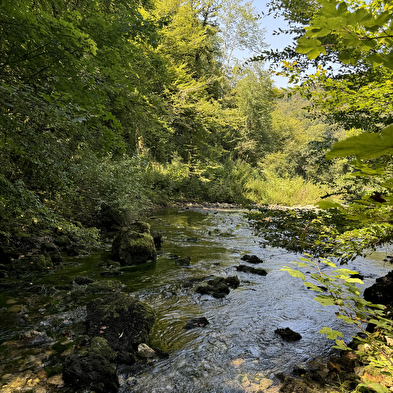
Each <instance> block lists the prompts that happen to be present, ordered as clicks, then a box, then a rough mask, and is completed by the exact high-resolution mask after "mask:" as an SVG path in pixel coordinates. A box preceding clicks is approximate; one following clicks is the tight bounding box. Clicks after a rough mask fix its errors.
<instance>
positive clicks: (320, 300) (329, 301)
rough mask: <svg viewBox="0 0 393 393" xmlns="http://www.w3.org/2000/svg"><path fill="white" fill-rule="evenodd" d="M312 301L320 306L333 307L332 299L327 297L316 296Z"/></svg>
mask: <svg viewBox="0 0 393 393" xmlns="http://www.w3.org/2000/svg"><path fill="white" fill-rule="evenodd" d="M314 300H315V301H316V302H318V303H319V304H321V305H322V306H334V305H335V302H334V299H332V298H331V297H329V296H322V295H321V296H317V297H315V298H314Z"/></svg>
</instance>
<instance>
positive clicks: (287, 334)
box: [274, 327, 302, 342]
mask: <svg viewBox="0 0 393 393" xmlns="http://www.w3.org/2000/svg"><path fill="white" fill-rule="evenodd" d="M274 333H276V334H278V335H280V336H281V338H282V339H283V340H285V341H289V342H291V341H298V340H300V339H301V338H302V336H301V335H300V333H297V332H294V331H293V330H292V329H290V328H289V327H286V328H285V329H280V328H279V329H276V330H275V331H274Z"/></svg>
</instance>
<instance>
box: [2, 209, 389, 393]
mask: <svg viewBox="0 0 393 393" xmlns="http://www.w3.org/2000/svg"><path fill="white" fill-rule="evenodd" d="M243 213H244V212H243V211H241V210H233V209H232V210H223V209H221V210H220V209H203V208H199V209H192V210H191V209H166V210H162V211H158V212H155V213H154V216H151V217H149V218H148V219H147V221H148V222H149V224H150V225H151V228H152V230H154V231H159V232H160V233H161V234H162V238H163V244H162V248H161V250H160V251H159V255H158V258H157V260H156V261H154V262H150V263H147V264H143V265H139V266H132V267H126V268H123V269H122V273H123V274H122V275H120V276H117V277H116V278H115V279H116V280H120V281H121V283H122V284H123V285H125V287H124V288H123V290H124V291H126V292H129V293H130V296H133V297H135V298H137V299H139V300H142V301H145V302H147V303H148V304H150V305H151V306H152V307H153V308H154V309H155V310H156V312H157V323H156V324H155V325H154V327H153V330H152V332H151V340H150V342H149V343H148V344H149V345H150V346H152V347H157V348H160V349H161V350H163V351H165V352H167V353H168V355H169V356H168V357H167V358H163V359H156V360H153V361H151V363H150V364H149V365H147V366H146V367H144V368H141V369H138V370H135V369H132V368H127V367H125V366H122V367H119V375H120V380H121V388H120V393H125V392H134V393H150V392H151V393H153V392H154V393H156V392H157V393H158V392H168V393H169V392H179V393H180V392H181V393H207V392H217V393H221V392H222V393H223V392H239V393H240V392H257V391H258V390H261V391H266V392H274V391H277V390H276V389H277V388H276V386H277V384H278V379H277V377H276V376H277V374H280V373H284V374H285V373H290V372H291V371H292V370H293V369H294V368H295V367H301V368H308V367H311V365H312V364H313V363H315V362H318V363H319V364H323V363H324V362H326V361H327V359H328V358H329V356H330V355H331V354H332V351H333V350H332V349H331V346H332V344H333V342H332V341H331V340H328V339H327V338H325V337H324V336H322V335H321V334H320V333H319V330H320V329H321V328H322V327H324V326H328V327H331V328H333V329H335V330H340V331H342V332H344V334H345V341H347V342H349V341H350V340H351V336H352V335H353V334H355V333H356V332H355V331H353V330H352V329H351V328H350V327H348V326H347V325H345V323H343V322H342V321H340V320H337V319H336V318H335V311H336V310H335V308H334V307H322V306H320V305H319V303H317V302H315V301H314V300H313V298H314V297H315V293H313V292H310V291H308V290H307V289H306V288H305V287H304V285H303V283H302V281H301V280H300V279H297V278H293V277H291V276H290V275H289V274H288V273H287V272H284V271H280V269H281V268H282V267H284V266H290V263H291V262H292V261H293V260H295V259H297V258H298V257H299V255H295V254H292V253H288V252H287V251H286V250H284V249H279V248H273V247H265V248H261V247H260V245H259V239H258V238H257V237H255V236H254V235H253V233H252V229H251V228H249V227H248V225H247V222H246V221H245V219H244V217H243ZM388 254H390V251H389V248H381V249H380V250H378V252H375V253H373V254H372V255H370V256H368V257H367V258H360V257H359V258H357V259H356V260H355V261H353V262H351V263H350V264H348V265H347V266H346V267H347V268H349V269H352V270H356V271H358V272H359V273H360V274H362V275H363V276H364V280H363V281H364V285H362V288H363V287H364V288H366V287H368V286H370V285H372V284H373V283H374V282H375V279H376V278H377V277H380V276H383V275H385V274H386V273H387V272H388V271H390V270H392V265H391V263H390V262H388V261H386V256H387V255H388ZM244 255H256V256H258V257H259V258H260V259H261V260H262V261H263V262H262V263H260V264H258V265H251V264H250V263H248V262H245V261H243V260H242V259H241V258H242V257H243V256H244ZM177 257H180V258H185V257H189V258H190V261H191V262H190V265H189V266H181V265H179V264H178V263H176V260H177V259H176V258H177ZM109 260H110V239H108V243H107V250H106V251H104V252H101V253H99V254H95V255H91V256H88V257H74V258H68V259H67V260H66V263H65V267H64V269H63V270H61V271H56V272H54V273H52V274H48V275H47V276H45V277H44V278H43V279H41V281H39V282H38V284H42V285H44V284H48V283H51V282H59V281H61V277H64V276H68V277H69V276H71V277H72V276H81V275H87V276H88V277H91V278H92V279H96V280H100V279H101V278H100V273H99V272H100V270H99V269H98V267H97V266H98V265H99V264H100V263H102V262H105V261H109ZM240 264H245V265H249V266H253V267H256V268H263V269H265V270H266V271H267V275H266V276H260V275H257V274H252V273H244V272H239V271H237V270H236V266H238V265H240ZM213 276H215V277H217V276H219V277H227V276H238V278H239V280H240V286H239V287H238V288H236V289H232V290H231V292H230V293H229V295H228V296H226V297H225V298H223V299H215V298H213V297H211V296H209V295H200V294H197V293H196V292H195V288H196V287H197V286H198V285H201V284H203V283H204V282H205V281H206V280H208V279H209V278H211V277H213ZM33 284H34V285H37V283H32V285H33ZM2 296H3V298H2V305H3V307H2V308H1V310H0V314H1V315H0V317H1V318H2V321H7V324H4V325H3V326H2V330H1V333H2V336H3V340H2V341H6V340H12V338H14V339H15V337H17V336H18V335H19V334H21V333H23V331H25V330H28V328H34V329H36V330H40V331H45V329H49V327H48V325H50V324H51V323H52V324H53V323H54V322H53V321H55V320H57V321H61V322H58V323H59V324H64V327H66V326H67V323H71V322H75V321H76V320H78V318H81V319H82V318H83V309H82V307H79V308H76V310H75V315H73V314H71V313H69V314H67V315H60V317H59V318H57V319H56V316H55V315H49V314H50V313H49V311H47V310H43V311H42V318H41V320H40V318H39V316H37V317H36V318H34V320H32V323H31V326H27V325H23V326H13V327H11V326H10V323H11V322H9V321H10V320H11V319H12V318H11V316H12V312H11V311H10V308H11V307H12V306H15V304H16V305H17V304H19V302H20V301H22V300H20V299H16V300H15V302H16V303H9V301H10V299H9V298H8V297H7V296H6V295H2ZM7 302H8V303H7ZM14 311H15V310H14ZM78 313H79V314H80V316H79V317H78ZM200 317H205V318H207V320H208V321H209V324H208V325H206V326H203V327H200V326H198V327H196V328H194V329H191V330H186V329H184V326H185V325H186V323H187V322H188V321H189V320H191V319H194V318H200ZM72 318H74V321H72ZM64 321H66V322H64ZM287 327H288V328H290V329H292V330H293V331H295V332H297V333H299V334H300V335H301V336H302V338H301V339H300V340H298V341H295V342H286V341H284V340H283V339H282V338H281V337H280V336H279V335H278V334H277V333H275V330H276V329H278V328H287ZM58 330H59V331H60V330H61V327H58ZM8 345H9V344H8ZM0 353H4V348H3V352H0ZM1 361H2V363H3V362H7V358H6V357H4V356H3V357H2V358H1ZM44 366H45V363H44V364H43V367H44ZM26 367H27V366H26ZM3 383H4V381H3ZM22 391H27V390H22ZM48 391H49V390H48ZM56 391H62V388H61V383H60V384H58V385H56ZM0 392H3V390H1V389H0ZM4 392H5V390H4Z"/></svg>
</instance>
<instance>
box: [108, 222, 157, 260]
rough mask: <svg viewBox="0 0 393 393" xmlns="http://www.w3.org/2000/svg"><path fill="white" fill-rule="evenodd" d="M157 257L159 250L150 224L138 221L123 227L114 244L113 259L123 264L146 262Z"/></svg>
mask: <svg viewBox="0 0 393 393" xmlns="http://www.w3.org/2000/svg"><path fill="white" fill-rule="evenodd" d="M156 258H157V250H156V247H155V244H154V239H153V236H152V235H151V234H150V225H149V224H148V223H145V222H140V221H136V222H134V223H133V224H131V225H130V226H129V227H127V228H121V229H120V231H119V233H118V234H117V236H116V237H115V239H114V240H113V244H112V259H113V260H115V261H119V262H120V263H121V264H122V265H123V266H130V265H137V264H141V263H146V262H147V261H149V260H155V259H156Z"/></svg>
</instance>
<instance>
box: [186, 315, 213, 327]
mask: <svg viewBox="0 0 393 393" xmlns="http://www.w3.org/2000/svg"><path fill="white" fill-rule="evenodd" d="M208 324H209V321H208V320H207V319H206V318H205V317H201V318H194V319H191V320H190V321H188V322H187V324H186V325H185V326H183V329H186V330H190V329H194V328H197V327H205V326H206V325H208Z"/></svg>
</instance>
